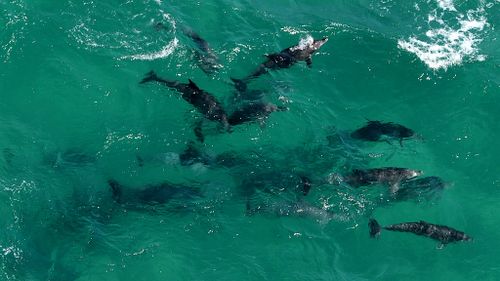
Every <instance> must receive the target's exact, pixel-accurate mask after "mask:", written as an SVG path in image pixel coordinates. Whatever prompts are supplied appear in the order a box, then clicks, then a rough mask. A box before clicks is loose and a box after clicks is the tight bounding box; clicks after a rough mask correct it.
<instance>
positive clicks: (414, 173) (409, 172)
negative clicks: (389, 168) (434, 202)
mask: <svg viewBox="0 0 500 281" xmlns="http://www.w3.org/2000/svg"><path fill="white" fill-rule="evenodd" d="M423 174H424V172H423V171H419V170H407V172H406V178H407V179H413V178H416V177H419V176H421V175H423Z"/></svg>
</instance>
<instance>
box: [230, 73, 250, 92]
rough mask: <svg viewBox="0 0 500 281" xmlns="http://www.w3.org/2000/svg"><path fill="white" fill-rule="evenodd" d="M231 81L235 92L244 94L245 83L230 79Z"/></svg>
mask: <svg viewBox="0 0 500 281" xmlns="http://www.w3.org/2000/svg"><path fill="white" fill-rule="evenodd" d="M231 80H232V81H233V83H234V87H235V88H236V90H238V91H240V92H244V91H246V90H247V83H246V82H245V81H244V80H243V79H236V78H232V77H231Z"/></svg>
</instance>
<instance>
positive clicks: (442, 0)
mask: <svg viewBox="0 0 500 281" xmlns="http://www.w3.org/2000/svg"><path fill="white" fill-rule="evenodd" d="M436 1H437V3H438V5H439V7H440V8H441V9H443V10H448V11H457V9H455V6H454V5H453V0H436Z"/></svg>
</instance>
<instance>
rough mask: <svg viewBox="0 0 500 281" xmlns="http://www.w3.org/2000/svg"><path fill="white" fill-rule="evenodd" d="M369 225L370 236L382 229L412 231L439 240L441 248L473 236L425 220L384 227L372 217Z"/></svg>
mask: <svg viewBox="0 0 500 281" xmlns="http://www.w3.org/2000/svg"><path fill="white" fill-rule="evenodd" d="M368 227H369V228H370V237H372V238H374V237H377V236H378V235H380V231H381V230H382V229H386V230H390V231H399V232H410V233H413V234H416V235H420V236H425V237H429V238H431V239H434V240H437V241H439V242H440V245H439V248H442V247H443V246H444V245H446V244H448V243H452V242H457V241H471V240H472V237H470V236H468V235H466V234H465V233H463V232H462V231H458V230H456V229H454V228H451V227H448V226H444V225H437V224H432V223H428V222H425V221H419V222H405V223H398V224H392V225H388V226H383V227H382V226H380V225H379V223H378V222H377V221H376V220H375V219H370V221H369V222H368Z"/></svg>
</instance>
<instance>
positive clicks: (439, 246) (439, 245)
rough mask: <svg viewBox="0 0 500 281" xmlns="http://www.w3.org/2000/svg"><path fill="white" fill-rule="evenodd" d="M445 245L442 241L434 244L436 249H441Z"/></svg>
mask: <svg viewBox="0 0 500 281" xmlns="http://www.w3.org/2000/svg"><path fill="white" fill-rule="evenodd" d="M445 246H446V244H444V243H438V244H437V245H436V249H438V250H442V249H444V247H445Z"/></svg>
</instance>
